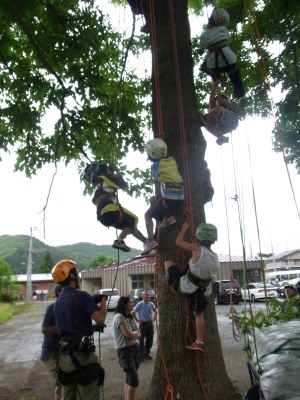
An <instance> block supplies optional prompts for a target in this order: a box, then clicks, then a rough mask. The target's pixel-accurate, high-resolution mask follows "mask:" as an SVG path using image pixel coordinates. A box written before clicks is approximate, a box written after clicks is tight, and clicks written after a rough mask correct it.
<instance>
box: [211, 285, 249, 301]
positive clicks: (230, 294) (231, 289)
mask: <svg viewBox="0 0 300 400" xmlns="http://www.w3.org/2000/svg"><path fill="white" fill-rule="evenodd" d="M213 291H214V303H215V304H221V303H230V302H231V301H232V302H233V303H235V304H239V302H240V301H242V299H243V298H242V293H241V288H240V285H239V283H238V281H237V280H236V279H233V280H223V281H215V282H213Z"/></svg>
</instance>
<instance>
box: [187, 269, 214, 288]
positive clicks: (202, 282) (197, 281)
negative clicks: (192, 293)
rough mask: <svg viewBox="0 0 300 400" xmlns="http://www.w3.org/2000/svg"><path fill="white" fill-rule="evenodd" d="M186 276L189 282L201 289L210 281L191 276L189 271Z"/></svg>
mask: <svg viewBox="0 0 300 400" xmlns="http://www.w3.org/2000/svg"><path fill="white" fill-rule="evenodd" d="M186 276H187V277H188V279H189V281H191V282H192V283H193V284H194V285H196V286H199V287H201V288H206V287H207V286H208V285H209V283H210V279H208V280H207V279H202V278H199V276H197V275H195V274H193V273H192V272H191V271H190V270H188V272H187V274H186Z"/></svg>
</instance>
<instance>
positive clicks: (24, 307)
mask: <svg viewBox="0 0 300 400" xmlns="http://www.w3.org/2000/svg"><path fill="white" fill-rule="evenodd" d="M32 307H33V304H10V303H0V325H1V324H4V323H5V322H6V321H8V320H9V319H10V318H11V317H12V316H13V315H16V314H22V313H25V312H28V311H30V310H32Z"/></svg>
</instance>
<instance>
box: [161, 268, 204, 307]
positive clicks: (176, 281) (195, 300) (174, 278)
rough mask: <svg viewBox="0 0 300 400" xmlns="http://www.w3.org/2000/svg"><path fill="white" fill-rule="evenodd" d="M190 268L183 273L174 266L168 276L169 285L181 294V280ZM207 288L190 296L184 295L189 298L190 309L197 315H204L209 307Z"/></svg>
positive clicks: (200, 289)
mask: <svg viewBox="0 0 300 400" xmlns="http://www.w3.org/2000/svg"><path fill="white" fill-rule="evenodd" d="M187 270H188V267H186V268H185V270H184V271H181V270H180V269H179V268H178V267H176V265H172V266H171V267H170V268H169V269H168V271H167V274H166V279H167V283H168V285H169V286H172V288H173V289H174V290H176V291H178V292H180V278H181V277H182V276H184V275H185V274H186V273H187ZM204 293H205V288H199V289H198V290H197V291H196V292H194V293H191V294H188V293H183V294H184V295H185V296H187V297H188V298H189V309H190V310H191V311H193V312H195V313H196V314H200V313H202V312H203V311H204V310H205V308H206V307H207V297H206V296H205V295H204Z"/></svg>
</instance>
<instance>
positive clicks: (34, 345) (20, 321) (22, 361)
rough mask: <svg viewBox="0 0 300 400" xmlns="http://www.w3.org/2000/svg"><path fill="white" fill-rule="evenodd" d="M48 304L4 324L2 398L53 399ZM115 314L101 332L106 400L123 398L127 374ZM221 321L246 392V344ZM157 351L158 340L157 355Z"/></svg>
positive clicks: (148, 369) (144, 378) (144, 370)
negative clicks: (46, 358)
mask: <svg viewBox="0 0 300 400" xmlns="http://www.w3.org/2000/svg"><path fill="white" fill-rule="evenodd" d="M46 306H47V304H46V303H37V304H36V305H35V307H34V310H33V311H32V312H30V313H28V314H23V315H17V316H14V317H13V318H12V319H11V320H10V321H9V322H8V323H6V324H4V325H2V326H0V343H1V345H0V400H25V399H30V400H53V385H52V383H51V381H50V379H49V376H48V373H47V370H46V369H45V367H44V365H43V363H42V361H40V360H39V356H40V351H41V344H42V334H41V333H40V325H41V321H42V318H43V314H44V311H45V308H46ZM222 314H224V311H222ZM113 316H114V312H109V314H108V315H107V319H106V323H107V325H108V327H107V328H106V329H105V332H104V333H103V334H101V358H102V364H103V366H104V368H105V372H106V379H105V385H104V391H103V393H104V398H105V400H121V399H122V397H123V396H122V391H123V386H124V374H123V372H122V371H121V369H120V366H119V364H118V361H117V357H116V353H115V350H114V345H113V335H112V328H111V321H112V318H113ZM218 323H220V324H222V345H223V354H224V359H225V363H226V369H227V373H228V375H229V377H230V379H231V380H233V381H234V382H235V384H237V386H238V388H239V390H240V391H241V392H245V390H246V388H247V387H248V384H249V375H248V372H247V369H246V363H245V360H244V355H243V351H242V343H241V342H238V343H237V342H235V341H234V339H233V337H232V333H231V327H230V323H229V321H228V319H226V318H225V317H222V316H221V315H220V316H219V317H218ZM225 324H226V328H225V330H226V334H224V326H225ZM223 325H224V326H223ZM96 335H98V334H96ZM97 341H98V336H96V342H97ZM156 350H157V347H156V340H154V345H153V348H152V355H153V356H155V354H156ZM154 363H155V361H154V359H153V360H150V361H145V362H143V363H141V366H140V369H139V378H140V386H139V388H138V395H137V400H144V399H146V395H147V390H148V387H149V383H150V381H151V377H152V372H153V368H154ZM158 400H160V399H158ZM186 400H188V399H186Z"/></svg>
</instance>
